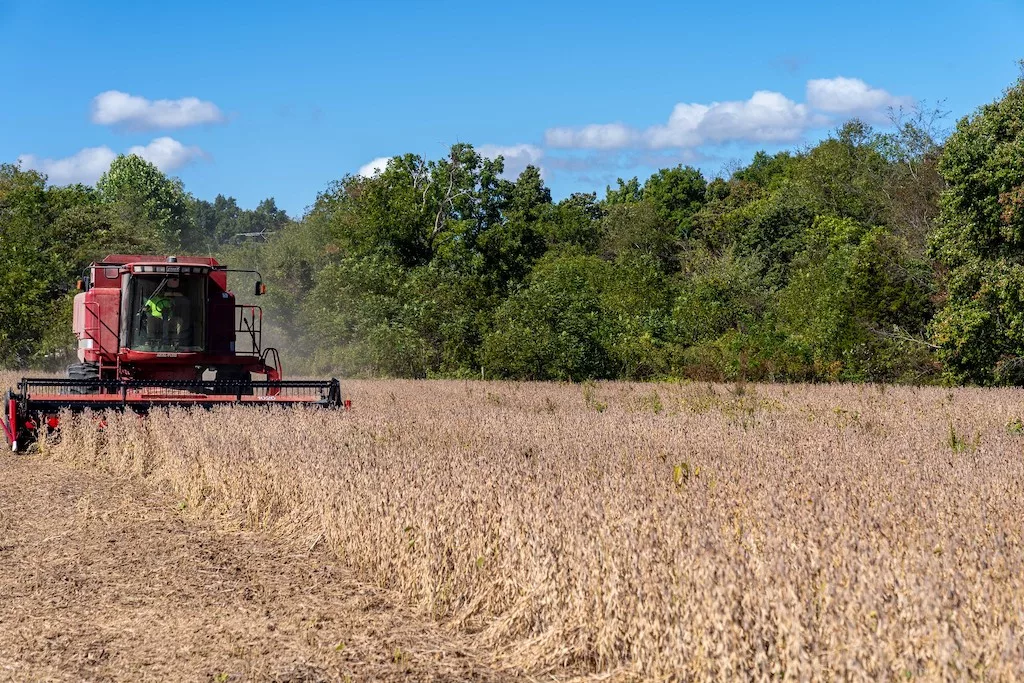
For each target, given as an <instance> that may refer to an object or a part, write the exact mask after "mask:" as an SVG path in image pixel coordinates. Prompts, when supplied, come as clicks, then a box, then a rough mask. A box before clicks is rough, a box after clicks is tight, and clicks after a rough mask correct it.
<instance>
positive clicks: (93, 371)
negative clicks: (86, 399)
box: [68, 363, 100, 394]
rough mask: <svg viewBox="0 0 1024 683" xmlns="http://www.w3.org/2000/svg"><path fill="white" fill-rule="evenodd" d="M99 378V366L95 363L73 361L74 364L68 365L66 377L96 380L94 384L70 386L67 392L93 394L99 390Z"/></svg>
mask: <svg viewBox="0 0 1024 683" xmlns="http://www.w3.org/2000/svg"><path fill="white" fill-rule="evenodd" d="M99 378H100V366H99V365H97V364H96V363H75V364H74V365H69V366H68V379H77V380H81V381H88V380H97V382H96V384H85V385H82V386H77V387H71V389H70V392H69V393H72V394H95V393H97V392H99V390H100V385H99V381H98V380H99Z"/></svg>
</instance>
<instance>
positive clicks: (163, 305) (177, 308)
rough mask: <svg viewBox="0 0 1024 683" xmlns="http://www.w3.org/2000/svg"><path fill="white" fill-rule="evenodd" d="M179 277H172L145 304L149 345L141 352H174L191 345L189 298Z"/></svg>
mask: <svg viewBox="0 0 1024 683" xmlns="http://www.w3.org/2000/svg"><path fill="white" fill-rule="evenodd" d="M180 285H181V283H180V282H179V280H178V278H176V277H170V278H167V280H165V281H164V286H163V287H158V288H157V290H156V291H155V292H153V294H152V295H150V297H149V298H148V299H146V301H145V302H144V303H143V310H144V312H145V313H146V344H145V345H144V346H143V347H142V348H140V349H139V350H140V351H174V350H176V349H177V348H178V347H179V346H181V345H183V344H184V345H186V346H187V345H188V344H187V340H186V339H185V338H184V337H185V335H186V332H187V330H188V320H189V317H188V306H189V301H188V297H186V296H184V295H183V294H182V293H181V291H180V289H179V288H180Z"/></svg>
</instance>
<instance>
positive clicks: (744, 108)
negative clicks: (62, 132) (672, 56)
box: [544, 77, 913, 150]
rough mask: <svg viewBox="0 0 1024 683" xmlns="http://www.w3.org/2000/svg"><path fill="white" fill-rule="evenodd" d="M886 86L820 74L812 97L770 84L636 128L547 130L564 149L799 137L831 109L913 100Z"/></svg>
mask: <svg viewBox="0 0 1024 683" xmlns="http://www.w3.org/2000/svg"><path fill="white" fill-rule="evenodd" d="M912 102H913V100H911V99H910V98H906V97H896V96H893V95H891V94H889V93H888V92H886V91H885V90H882V89H881V88H872V87H870V86H868V85H867V84H866V83H864V81H861V80H859V79H853V78H843V77H839V78H832V79H815V80H811V81H808V83H807V102H805V103H800V102H795V101H793V100H791V99H789V98H788V97H786V96H785V95H783V94H781V93H778V92H773V91H770V90H758V91H757V92H755V93H754V94H753V95H752V96H751V97H750V98H749V99H747V100H735V101H728V102H712V103H711V104H700V103H685V102H681V103H679V104H677V105H676V106H675V107H674V108H673V109H672V113H671V114H670V115H669V118H668V121H667V122H666V123H664V124H658V125H654V126H650V127H648V128H635V127H632V126H629V125H627V124H624V123H594V124H588V125H585V126H580V127H557V128H550V129H548V130H547V131H546V133H545V136H544V139H545V142H546V144H547V145H548V146H549V147H553V148H561V149H591V150H613V149H652V150H662V149H693V148H697V147H702V146H706V145H716V144H723V143H732V142H751V143H781V142H796V141H798V140H799V139H801V137H803V135H804V134H805V133H806V132H807V131H808V130H811V129H815V128H821V127H824V126H827V125H830V124H831V123H833V119H832V118H831V115H836V114H846V115H860V116H865V117H867V118H877V117H878V116H879V115H881V114H882V113H883V112H884V110H885V109H886V108H887V107H890V106H901V105H906V104H911V103H912Z"/></svg>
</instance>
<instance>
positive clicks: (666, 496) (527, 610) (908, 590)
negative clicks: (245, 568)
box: [46, 381, 1024, 678]
mask: <svg viewBox="0 0 1024 683" xmlns="http://www.w3.org/2000/svg"><path fill="white" fill-rule="evenodd" d="M346 388H347V391H348V393H349V394H350V395H351V396H352V397H353V398H354V399H355V401H356V405H357V410H356V411H355V412H353V413H350V414H344V413H325V412H315V411H297V412H283V411H276V410H271V409H267V410H240V409H232V408H225V409H218V410H215V411H213V412H203V411H196V412H192V413H189V412H183V411H179V412H173V413H171V414H166V413H165V414H159V413H158V414H154V415H152V416H151V417H150V418H149V419H148V420H144V421H140V420H138V419H136V418H135V417H133V416H120V417H112V418H110V421H109V425H108V427H107V429H106V430H104V431H103V432H102V433H101V432H97V431H96V430H95V428H94V426H93V424H92V422H90V421H89V420H80V421H76V422H69V423H68V426H66V427H65V429H64V430H63V436H62V439H61V441H60V443H59V444H56V445H53V444H51V445H48V446H46V447H47V448H48V450H50V451H51V452H52V453H54V454H55V455H56V456H57V457H60V458H62V459H65V460H69V461H73V462H76V463H79V464H82V465H90V466H97V467H101V468H103V469H106V470H110V471H114V472H118V473H125V474H131V475H134V476H139V477H143V478H145V479H147V480H148V481H149V482H151V483H152V484H154V485H157V486H161V487H166V488H168V489H170V490H172V491H174V492H175V494H176V495H177V496H179V497H180V498H181V499H182V501H183V502H184V503H185V504H186V505H188V506H191V507H193V508H197V509H201V510H203V511H207V512H209V513H211V514H213V513H217V512H219V511H225V510H231V511H233V512H235V513H239V512H240V513H242V514H244V515H245V518H246V519H247V520H248V523H249V524H250V525H255V526H260V527H265V528H267V529H269V530H273V531H275V532H277V533H290V534H300V535H303V536H305V537H308V538H309V539H310V542H311V543H312V542H315V541H317V540H318V539H319V540H320V541H321V542H327V543H329V544H331V546H332V547H333V548H335V549H336V551H337V552H338V553H339V555H340V556H341V557H342V558H343V559H344V561H345V562H346V563H347V564H349V565H350V566H351V567H353V568H355V569H356V570H357V572H358V573H359V575H361V576H362V577H363V578H364V579H366V580H369V581H372V582H374V583H376V584H378V585H380V586H384V587H387V588H390V589H394V590H397V591H400V592H401V593H403V594H405V595H407V596H408V597H409V599H410V600H411V601H412V602H413V603H414V604H415V605H416V606H417V607H418V608H419V609H420V610H422V611H423V612H424V613H427V614H430V615H432V616H433V617H434V618H436V619H438V620H439V621H442V622H444V623H447V624H450V625H452V626H454V627H457V628H460V629H464V630H465V631H468V632H471V633H473V634H474V638H475V639H476V641H477V642H478V644H480V645H481V646H489V647H492V648H493V649H494V651H495V652H500V653H501V654H500V655H496V656H498V657H499V658H500V660H501V661H502V662H503V663H504V664H506V665H508V666H509V667H512V668H515V669H518V670H528V671H533V672H539V671H544V670H552V669H557V668H561V667H571V668H574V669H579V670H583V671H595V672H596V671H618V672H620V673H629V672H633V673H638V674H640V675H643V676H663V675H679V676H683V677H691V676H695V677H700V678H704V677H709V676H710V677H724V678H736V677H743V678H746V677H749V676H752V675H756V676H766V675H772V674H780V673H785V674H787V675H789V676H799V677H811V678H820V677H824V676H828V675H837V676H842V677H865V678H878V677H882V678H892V677H905V676H924V677H928V678H934V677H940V676H950V677H964V676H969V677H986V678H1013V677H1020V676H1024V664H1022V662H1024V644H1022V643H1024V638H1022V634H1024V607H1022V605H1024V547H1022V539H1021V524H1020V516H1019V512H1020V509H1021V501H1022V499H1024V455H1022V451H1024V435H1022V434H1021V432H1022V431H1024V426H1022V425H1021V422H1020V421H1019V419H1018V418H1019V417H1020V416H1021V415H1020V412H1019V405H1020V404H1019V396H1018V393H1017V392H1015V391H1012V390H957V391H946V390H942V389H914V388H884V387H870V386H861V387H850V386H753V385H747V386H736V387H726V386H721V385H718V386H715V385H706V384H666V385H643V384H625V383H612V384H597V385H583V386H578V385H557V384H500V383H484V382H457V381H435V382H415V381H368V382H352V383H350V384H348V386H347V387H346Z"/></svg>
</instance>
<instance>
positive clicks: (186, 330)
mask: <svg viewBox="0 0 1024 683" xmlns="http://www.w3.org/2000/svg"><path fill="white" fill-rule="evenodd" d="M228 273H251V274H252V275H254V276H255V277H256V283H255V288H254V290H253V293H254V295H255V296H259V295H261V294H263V293H265V291H266V287H265V286H264V285H263V283H262V281H261V278H260V276H259V273H257V272H256V271H251V270H231V269H229V268H227V267H225V266H222V265H220V264H219V263H218V262H217V261H216V260H215V259H212V258H199V257H182V258H177V257H174V256H170V257H159V256H129V255H119V254H114V255H111V256H108V257H107V258H105V259H104V260H103V261H100V262H97V263H93V264H92V265H90V266H89V268H88V269H87V273H86V276H85V277H84V278H83V279H82V280H81V281H80V282H79V289H80V290H81V291H80V292H79V294H78V295H77V296H75V303H74V331H75V336H76V337H77V339H78V359H79V362H78V363H76V364H74V365H72V366H71V367H70V368H68V379H51V378H25V379H22V380H21V382H20V384H19V386H18V387H16V388H14V389H12V390H10V391H8V392H7V393H6V394H5V395H4V399H3V403H2V405H0V431H2V432H3V435H4V438H5V439H6V441H7V444H8V445H9V446H10V447H11V449H12V450H14V451H18V450H21V449H24V448H25V447H27V446H28V444H29V443H31V442H32V441H34V440H35V437H36V435H37V433H38V432H39V430H40V429H55V428H57V426H58V420H59V415H60V412H61V411H63V410H70V411H72V412H83V411H86V410H96V411H103V410H110V409H114V410H133V411H135V412H138V413H146V412H148V411H149V410H151V409H153V408H165V407H197V406H198V407H207V408H208V407H211V406H215V405H223V404H242V405H268V404H270V405H287V406H302V405H305V406H319V407H322V408H342V407H344V408H345V409H348V408H349V407H350V402H349V401H346V400H343V399H342V395H341V388H340V385H339V383H338V380H337V379H329V380H290V381H289V380H283V379H282V368H281V359H280V355H279V354H278V351H277V349H274V348H269V347H268V348H264V347H263V346H262V330H263V310H262V308H260V307H259V306H254V305H248V304H237V303H235V296H234V294H233V293H232V292H231V291H230V290H229V289H228V286H227V276H228ZM253 375H262V376H263V377H265V379H253Z"/></svg>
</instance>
